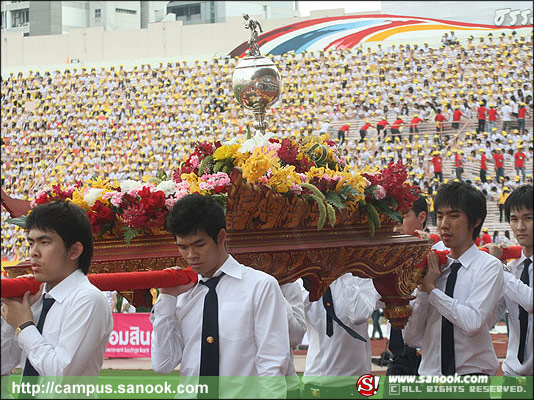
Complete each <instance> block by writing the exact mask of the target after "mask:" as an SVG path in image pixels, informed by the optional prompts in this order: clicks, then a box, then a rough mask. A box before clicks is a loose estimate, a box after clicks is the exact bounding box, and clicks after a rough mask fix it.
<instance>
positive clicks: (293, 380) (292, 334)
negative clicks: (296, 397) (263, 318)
mask: <svg viewBox="0 0 534 400" xmlns="http://www.w3.org/2000/svg"><path fill="white" fill-rule="evenodd" d="M299 281H300V279H299ZM299 281H297V282H292V283H286V284H284V285H280V289H281V290H282V294H283V295H284V299H285V300H286V301H285V303H286V310H287V323H288V326H289V344H290V345H291V347H295V346H297V345H299V344H300V343H301V342H302V338H303V337H304V334H305V333H306V319H305V317H304V301H303V300H302V297H303V296H302V292H303V291H305V290H304V288H303V287H302V286H301V284H300V283H299ZM290 355H291V360H290V361H289V367H288V371H287V379H286V383H287V390H297V389H300V378H299V377H298V376H297V371H296V370H295V364H294V362H293V352H292V351H291V352H290Z"/></svg>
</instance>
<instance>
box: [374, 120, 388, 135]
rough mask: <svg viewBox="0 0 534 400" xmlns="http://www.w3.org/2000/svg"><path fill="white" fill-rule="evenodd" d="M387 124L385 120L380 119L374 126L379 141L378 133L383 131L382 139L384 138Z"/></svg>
mask: <svg viewBox="0 0 534 400" xmlns="http://www.w3.org/2000/svg"><path fill="white" fill-rule="evenodd" d="M388 125H389V123H388V121H386V119H385V118H382V119H381V120H380V121H379V122H378V123H377V124H376V131H377V134H376V136H377V138H378V139H380V132H382V131H384V136H383V139H385V138H386V135H387V133H388V131H387V129H386V126H388Z"/></svg>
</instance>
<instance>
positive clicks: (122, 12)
mask: <svg viewBox="0 0 534 400" xmlns="http://www.w3.org/2000/svg"><path fill="white" fill-rule="evenodd" d="M115 12H116V13H118V14H132V15H135V14H137V11H136V10H127V9H126V8H116V9H115Z"/></svg>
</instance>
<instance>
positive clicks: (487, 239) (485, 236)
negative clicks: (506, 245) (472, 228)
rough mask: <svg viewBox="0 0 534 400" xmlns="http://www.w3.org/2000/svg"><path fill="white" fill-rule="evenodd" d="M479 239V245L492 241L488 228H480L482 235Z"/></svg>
mask: <svg viewBox="0 0 534 400" xmlns="http://www.w3.org/2000/svg"><path fill="white" fill-rule="evenodd" d="M481 239H482V240H481V241H480V246H484V245H485V244H488V243H492V240H491V235H490V234H489V233H488V228H482V237H481Z"/></svg>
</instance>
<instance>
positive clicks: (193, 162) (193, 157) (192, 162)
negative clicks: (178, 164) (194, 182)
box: [189, 155, 199, 168]
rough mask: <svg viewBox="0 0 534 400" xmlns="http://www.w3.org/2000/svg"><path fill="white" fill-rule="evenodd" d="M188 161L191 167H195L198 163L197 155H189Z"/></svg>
mask: <svg viewBox="0 0 534 400" xmlns="http://www.w3.org/2000/svg"><path fill="white" fill-rule="evenodd" d="M189 162H190V163H191V166H192V167H193V168H197V167H198V165H199V162H198V156H195V155H193V156H191V158H190V159H189Z"/></svg>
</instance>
